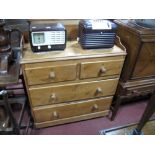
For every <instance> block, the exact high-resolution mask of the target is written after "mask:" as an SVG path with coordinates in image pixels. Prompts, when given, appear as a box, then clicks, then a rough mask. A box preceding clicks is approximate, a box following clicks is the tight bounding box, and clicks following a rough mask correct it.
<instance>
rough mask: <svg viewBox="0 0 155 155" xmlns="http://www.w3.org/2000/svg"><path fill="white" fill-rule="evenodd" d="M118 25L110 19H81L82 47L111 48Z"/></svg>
mask: <svg viewBox="0 0 155 155" xmlns="http://www.w3.org/2000/svg"><path fill="white" fill-rule="evenodd" d="M116 29H117V25H116V24H115V23H113V22H112V21H110V20H81V21H80V22H79V43H80V44H81V46H82V48H84V49H85V48H86V49H93V48H111V47H113V46H114V42H115V37H116Z"/></svg>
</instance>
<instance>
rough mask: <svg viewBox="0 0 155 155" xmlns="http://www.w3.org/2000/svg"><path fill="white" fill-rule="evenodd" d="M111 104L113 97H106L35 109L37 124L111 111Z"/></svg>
mask: <svg viewBox="0 0 155 155" xmlns="http://www.w3.org/2000/svg"><path fill="white" fill-rule="evenodd" d="M111 102H112V97H106V98H100V99H93V100H88V101H81V102H76V103H70V104H60V105H58V106H43V107H38V108H34V109H33V112H34V116H35V120H36V122H37V123H39V122H45V121H54V120H59V119H63V118H69V117H74V116H80V115H86V114H90V113H95V112H99V111H105V110H109V107H110V105H111Z"/></svg>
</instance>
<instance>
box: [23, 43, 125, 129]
mask: <svg viewBox="0 0 155 155" xmlns="http://www.w3.org/2000/svg"><path fill="white" fill-rule="evenodd" d="M125 55H126V53H125V51H124V50H123V49H121V48H119V47H117V46H114V47H113V48H111V49H97V50H83V49H81V47H80V46H79V44H78V43H77V42H76V41H72V42H68V43H67V48H66V49H65V50H64V51H52V52H46V53H33V52H32V51H31V49H30V46H29V45H26V47H25V49H24V52H23V58H22V60H21V65H22V71H23V75H24V79H25V83H26V89H27V93H28V97H29V102H30V107H31V112H32V116H33V119H34V122H35V126H36V127H37V128H41V127H47V126H53V125H58V124H64V123H69V122H74V121H80V120H86V119H90V118H95V117H101V116H105V115H108V113H109V109H110V105H111V103H112V99H113V95H114V94H115V91H116V88H117V84H118V80H119V76H120V73H121V70H122V66H123V63H124V59H125Z"/></svg>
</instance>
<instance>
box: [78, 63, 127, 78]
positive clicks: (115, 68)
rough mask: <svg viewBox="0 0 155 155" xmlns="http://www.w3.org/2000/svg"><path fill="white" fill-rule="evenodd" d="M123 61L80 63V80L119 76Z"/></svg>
mask: <svg viewBox="0 0 155 155" xmlns="http://www.w3.org/2000/svg"><path fill="white" fill-rule="evenodd" d="M123 62H124V60H111V61H98V62H84V63H81V73H80V78H81V79H85V78H95V77H102V76H108V75H109V76H110V75H119V74H120V73H121V69H122V66H123Z"/></svg>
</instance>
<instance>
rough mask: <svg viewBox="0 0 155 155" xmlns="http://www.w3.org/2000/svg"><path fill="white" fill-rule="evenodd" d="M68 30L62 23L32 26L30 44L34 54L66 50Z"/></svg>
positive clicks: (32, 24) (33, 24)
mask: <svg viewBox="0 0 155 155" xmlns="http://www.w3.org/2000/svg"><path fill="white" fill-rule="evenodd" d="M66 36H67V34H66V29H65V27H64V25H63V24H61V23H51V24H35V23H31V24H30V44H31V48H32V51H33V52H44V51H53V50H64V49H65V47H66V38H67V37H66Z"/></svg>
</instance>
